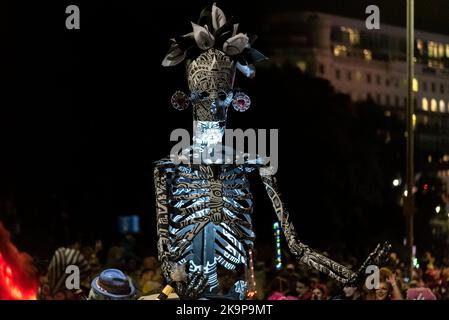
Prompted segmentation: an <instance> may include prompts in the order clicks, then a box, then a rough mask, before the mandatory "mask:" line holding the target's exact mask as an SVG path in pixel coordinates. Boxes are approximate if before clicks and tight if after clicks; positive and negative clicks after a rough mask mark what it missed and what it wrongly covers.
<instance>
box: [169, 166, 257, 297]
mask: <svg viewBox="0 0 449 320" xmlns="http://www.w3.org/2000/svg"><path fill="white" fill-rule="evenodd" d="M172 174H173V175H172V177H171V179H170V180H171V181H168V185H169V202H168V204H169V212H170V226H169V238H170V243H171V248H172V252H173V253H174V254H173V255H172V257H173V259H174V260H175V261H176V262H177V263H179V264H183V263H189V266H190V271H192V272H193V271H202V272H203V273H204V274H205V275H206V276H208V277H209V284H210V288H209V292H211V293H213V292H215V291H216V289H217V288H218V279H217V264H218V265H221V266H223V267H224V268H226V269H230V270H233V269H235V268H236V266H237V265H239V264H243V265H247V263H246V259H247V252H248V249H249V248H251V247H252V245H253V241H254V238H255V235H254V232H253V230H252V224H251V213H252V208H253V201H252V195H251V193H250V191H249V183H248V179H247V175H246V171H245V168H244V167H243V166H238V167H237V166H223V165H221V166H219V165H217V166H214V165H208V166H204V165H197V166H187V165H180V166H178V167H176V169H175V170H174V171H173V172H172Z"/></svg>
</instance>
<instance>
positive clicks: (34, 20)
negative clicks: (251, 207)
mask: <svg viewBox="0 0 449 320" xmlns="http://www.w3.org/2000/svg"><path fill="white" fill-rule="evenodd" d="M207 3H209V1H178V2H176V1H162V2H160V3H156V2H155V1H106V0H104V1H54V2H53V3H52V2H47V1H46V2H45V3H41V2H39V3H36V1H34V2H31V1H29V2H23V1H14V2H13V1H9V2H4V1H2V3H1V4H0V12H1V19H0V20H1V31H0V32H1V36H2V37H1V38H2V40H1V51H2V53H1V54H2V58H1V62H0V63H1V68H0V70H1V71H0V72H1V77H2V78H3V79H5V80H6V82H5V81H3V85H2V86H4V85H5V83H6V87H3V88H2V90H1V91H2V102H1V106H2V107H1V108H0V133H1V135H0V148H1V150H2V153H1V156H0V197H1V199H2V201H6V200H8V199H9V200H12V201H13V202H14V203H15V207H16V217H17V218H18V220H19V222H20V223H21V226H22V233H21V237H18V239H17V241H18V242H21V243H23V244H24V246H26V247H28V248H31V249H33V250H37V249H38V248H37V247H38V246H39V241H35V239H36V237H39V238H40V239H41V243H49V244H50V245H55V244H56V242H58V241H59V242H61V241H62V242H63V241H64V239H65V231H64V230H63V228H59V227H58V226H61V225H62V223H63V221H65V220H67V221H69V223H70V225H71V226H73V229H74V230H76V231H74V230H72V231H71V234H70V237H71V238H73V237H77V236H80V237H85V238H86V239H87V238H89V239H93V238H96V237H108V236H110V235H111V234H113V233H115V232H116V226H115V225H116V216H118V215H123V214H125V215H126V214H139V215H141V216H142V218H143V220H142V223H143V225H142V226H143V228H144V229H145V230H147V229H148V230H151V231H150V232H148V233H149V234H150V235H149V236H147V241H154V234H153V231H154V229H153V228H154V222H155V221H154V219H155V218H154V212H153V210H154V208H153V202H154V196H153V182H152V162H153V161H155V160H157V159H160V158H161V157H163V156H165V155H166V154H168V152H169V150H170V143H169V135H170V132H171V131H172V130H173V129H174V128H178V127H184V128H190V126H191V114H190V113H189V112H187V113H184V114H179V113H177V112H176V111H174V110H172V109H171V107H170V106H169V103H168V102H169V97H170V96H171V94H172V93H173V91H174V90H176V89H178V88H182V87H183V86H185V82H184V78H183V73H182V67H181V68H178V69H173V70H172V69H170V70H166V69H163V68H162V67H161V66H160V62H161V60H162V59H163V57H164V54H165V53H166V51H167V49H168V45H169V42H168V40H169V38H170V37H172V36H174V35H178V34H184V33H187V32H189V31H190V25H189V21H196V19H197V17H198V14H199V12H200V11H201V9H202V8H203V6H204V5H205V4H207ZM405 3H406V2H405V0H404V1H391V0H390V1H338V4H337V2H336V1H324V0H313V1H309V2H307V1H288V2H287V1H222V2H220V1H218V4H219V5H220V7H222V8H223V9H224V11H225V13H227V14H228V15H234V16H236V18H237V20H239V21H240V22H241V30H245V31H247V32H251V33H258V30H263V29H264V28H263V23H264V22H263V21H264V20H263V17H264V15H265V14H267V13H270V12H275V11H286V10H319V11H324V12H330V13H336V14H341V15H345V16H351V17H355V18H364V17H365V16H366V15H365V13H364V11H365V7H366V6H367V5H368V4H378V5H379V6H380V8H381V23H382V22H387V23H391V24H397V25H404V23H405ZM69 4H77V5H79V7H80V10H81V30H72V31H69V30H67V29H65V18H66V14H65V7H66V6H67V5H69ZM416 12H417V16H416V24H417V28H420V29H424V30H429V31H435V32H447V31H448V30H449V29H448V28H447V26H448V23H447V17H448V16H447V13H448V12H449V2H448V1H446V0H430V1H425V0H417V1H416ZM259 36H260V38H261V39H263V34H260V33H259ZM261 45H262V47H261V48H258V49H261V50H262V51H263V49H264V48H263V41H261ZM256 47H257V46H256ZM270 112H273V111H272V110H259V111H257V112H255V113H253V114H250V115H243V116H242V118H241V119H243V120H240V121H241V122H240V124H242V123H243V124H244V125H247V126H248V127H256V128H257V127H259V126H258V125H257V123H258V120H261V119H265V118H266V116H267V114H269V113H270ZM295 125H296V123H295V122H294V119H287V120H286V121H285V122H283V124H282V125H281V124H273V125H272V126H271V127H276V128H277V127H279V128H281V126H285V127H292V126H295ZM231 126H233V125H232V123H231ZM281 138H282V136H281ZM281 167H282V163H281ZM1 215H2V213H1V212H0V218H1ZM270 219H271V218H267V221H270ZM55 230H57V231H55ZM54 232H56V233H57V234H55V233H54ZM25 234H27V235H25ZM55 239H56V240H55ZM150 246H152V247H153V249H154V248H155V245H154V243H152V244H151V245H150Z"/></svg>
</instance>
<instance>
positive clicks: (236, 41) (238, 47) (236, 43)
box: [223, 33, 249, 56]
mask: <svg viewBox="0 0 449 320" xmlns="http://www.w3.org/2000/svg"><path fill="white" fill-rule="evenodd" d="M248 43H249V38H248V36H247V35H246V34H243V33H239V34H238V35H235V36H233V37H231V38H229V39H228V40H226V41H225V43H224V44H223V51H224V52H225V53H226V54H228V55H230V56H235V55H237V54H240V53H242V52H243V50H244V49H245V48H246V47H247V46H248Z"/></svg>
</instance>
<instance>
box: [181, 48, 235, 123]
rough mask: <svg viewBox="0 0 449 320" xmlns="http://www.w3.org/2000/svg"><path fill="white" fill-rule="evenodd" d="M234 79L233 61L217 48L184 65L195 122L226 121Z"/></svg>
mask: <svg viewBox="0 0 449 320" xmlns="http://www.w3.org/2000/svg"><path fill="white" fill-rule="evenodd" d="M234 77H235V63H234V61H233V60H232V59H231V58H230V57H229V56H228V55H226V54H225V53H224V52H222V51H219V50H217V49H209V50H207V51H205V52H203V53H202V54H201V55H199V56H198V57H197V58H196V59H195V60H193V61H191V62H190V63H188V64H187V80H188V84H189V89H190V91H191V93H192V96H193V97H194V99H193V100H192V104H193V118H194V120H196V121H220V122H221V121H224V122H225V121H226V115H227V110H228V107H229V105H230V103H231V102H232V98H233V86H234Z"/></svg>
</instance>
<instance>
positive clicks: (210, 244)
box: [154, 4, 388, 299]
mask: <svg viewBox="0 0 449 320" xmlns="http://www.w3.org/2000/svg"><path fill="white" fill-rule="evenodd" d="M192 27H193V32H191V33H189V34H186V35H184V36H181V37H176V38H175V39H172V46H171V48H170V50H169V52H168V54H167V56H166V57H165V59H164V60H163V62H162V65H163V66H166V67H168V66H175V65H178V64H180V63H181V62H183V61H186V75H187V80H188V86H189V90H190V93H189V94H186V93H183V92H181V91H177V92H175V94H174V95H173V96H172V99H171V102H172V105H173V107H175V108H176V109H179V110H184V109H186V108H188V107H189V105H191V106H192V108H193V117H194V133H195V136H194V139H193V140H194V144H193V145H192V146H191V147H190V148H189V149H188V150H185V152H184V153H183V155H184V158H185V159H187V160H190V161H187V162H186V163H175V162H174V161H173V160H172V158H170V159H162V160H160V161H157V162H156V164H155V169H154V182H155V189H156V210H157V231H158V253H159V260H160V261H161V262H162V269H163V273H164V277H165V278H166V280H167V282H168V283H173V279H172V273H173V270H174V269H176V268H178V267H179V266H180V265H181V266H182V265H185V266H186V269H188V270H187V271H188V274H189V278H188V280H186V281H184V282H178V283H175V286H176V290H177V293H178V294H179V296H180V297H181V298H193V299H194V298H199V297H203V298H213V297H214V296H216V295H217V294H218V292H219V291H220V281H219V276H218V274H219V272H218V269H219V268H224V269H228V270H241V269H242V268H243V270H244V271H243V273H245V271H246V269H247V268H248V267H247V266H248V263H249V261H248V259H249V252H250V250H252V248H253V245H254V239H255V233H254V231H253V227H252V221H251V215H252V211H253V197H252V194H251V192H250V188H249V181H248V175H249V173H250V172H253V171H254V172H258V173H259V174H260V176H261V178H262V181H263V183H264V185H265V188H266V191H267V193H268V196H269V197H270V199H271V201H272V204H273V207H274V210H275V212H276V215H277V218H278V219H279V221H280V225H281V228H282V230H283V233H284V235H285V237H286V239H287V243H288V247H289V249H290V250H291V252H292V253H293V254H294V255H295V256H296V258H297V259H298V261H300V262H301V263H303V264H305V265H307V266H309V267H311V268H314V269H317V270H319V271H320V272H323V273H325V274H327V275H328V276H330V277H331V278H334V279H336V280H337V281H339V282H341V283H342V284H350V283H352V282H355V281H357V280H358V279H359V278H360V275H361V274H363V273H364V268H365V267H366V266H367V265H368V264H371V263H372V261H374V260H375V259H378V258H379V257H381V256H382V255H384V254H385V253H386V250H387V249H388V246H378V248H376V250H375V252H373V253H372V254H371V255H370V257H369V258H368V259H367V260H366V261H365V263H364V264H363V265H362V267H361V268H360V269H359V272H353V271H351V270H349V269H348V268H346V267H345V266H342V265H340V264H338V263H336V262H334V261H332V260H330V259H329V258H327V257H325V256H323V255H320V254H318V253H317V252H315V251H313V250H312V249H310V248H309V247H307V246H306V245H304V244H302V243H301V242H300V241H299V239H298V237H297V234H296V232H295V229H294V227H293V225H292V223H291V221H290V218H289V213H288V211H287V210H286V208H285V206H284V204H283V202H282V200H281V197H280V193H279V191H278V187H277V184H276V179H275V177H274V175H273V174H272V169H271V168H270V167H267V166H265V165H264V162H263V161H262V160H261V159H260V158H256V160H252V161H249V160H248V161H243V162H242V161H240V162H238V163H242V164H236V162H235V161H234V160H235V159H229V158H228V153H227V152H226V151H228V150H227V149H226V147H223V146H222V145H221V143H222V137H223V134H224V130H225V125H226V117H227V111H228V108H229V106H231V105H232V107H233V108H234V109H235V110H236V111H239V112H243V111H245V110H247V109H248V108H249V106H250V104H251V100H250V99H249V97H248V96H247V95H246V94H244V93H243V92H240V91H237V90H234V77H235V71H236V69H238V70H239V71H241V72H242V73H243V74H244V75H245V76H247V77H249V78H252V77H254V76H255V68H254V63H256V62H258V61H260V60H263V59H265V57H264V56H263V55H262V54H261V53H260V52H258V51H257V50H255V49H254V48H252V47H251V45H252V42H253V40H254V38H252V37H249V36H247V35H246V34H243V33H238V32H237V31H238V24H236V23H234V21H233V20H232V19H230V20H227V19H226V16H225V14H224V13H223V11H222V10H220V9H219V8H218V7H217V6H216V5H215V4H214V5H212V6H209V7H207V8H205V9H204V10H203V11H202V12H201V15H200V18H199V21H198V24H195V23H192ZM223 150H224V151H225V152H224V153H223ZM231 154H233V153H231ZM217 155H218V157H217ZM209 156H214V160H211V159H210V157H209ZM238 157H241V155H237V158H238ZM198 159H199V160H198ZM192 160H197V161H196V162H195V161H192ZM240 160H241V159H240ZM235 280H236V281H235V284H234V286H233V288H232V289H231V290H230V291H229V292H228V293H222V294H224V295H225V296H227V297H229V298H230V299H244V298H245V295H246V289H247V288H246V283H247V281H246V278H245V275H243V276H242V275H241V277H240V278H239V277H238V276H237V277H236V279H235ZM183 293H185V294H183Z"/></svg>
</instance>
